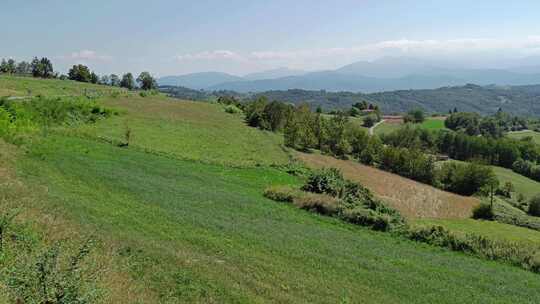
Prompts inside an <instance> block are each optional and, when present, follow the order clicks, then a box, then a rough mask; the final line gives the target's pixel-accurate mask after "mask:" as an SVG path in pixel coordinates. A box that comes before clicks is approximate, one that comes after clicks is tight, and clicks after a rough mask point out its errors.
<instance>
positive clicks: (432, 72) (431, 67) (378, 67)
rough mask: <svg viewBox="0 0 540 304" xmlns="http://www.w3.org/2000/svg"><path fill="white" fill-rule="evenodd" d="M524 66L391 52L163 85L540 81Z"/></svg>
mask: <svg viewBox="0 0 540 304" xmlns="http://www.w3.org/2000/svg"><path fill="white" fill-rule="evenodd" d="M519 64H520V65H519V66H518V65H516V66H508V64H505V67H502V68H466V67H463V66H459V65H451V64H447V63H440V62H435V61H427V60H421V59H415V58H404V57H399V58H398V57H385V58H381V59H379V60H376V61H371V62H368V61H360V62H356V63H352V64H349V65H346V66H343V67H341V68H338V69H336V70H327V71H315V72H306V71H300V70H290V69H287V68H280V69H275V70H270V71H265V72H261V73H254V74H249V75H246V76H244V77H240V76H235V75H230V74H226V73H219V72H206V73H195V74H187V75H181V76H167V77H163V78H160V79H158V83H159V84H160V85H169V86H183V87H187V88H191V89H204V90H209V91H219V90H232V91H237V92H242V93H246V92H263V91H270V90H289V89H303V90H327V91H332V92H337V91H350V92H364V93H372V92H382V91H393V90H409V89H434V88H440V87H445V86H459V85H465V84H467V83H474V84H478V85H490V84H494V85H527V84H538V83H540V64H538V60H536V59H535V60H532V59H531V61H530V62H529V64H527V62H523V60H522V61H520V62H519Z"/></svg>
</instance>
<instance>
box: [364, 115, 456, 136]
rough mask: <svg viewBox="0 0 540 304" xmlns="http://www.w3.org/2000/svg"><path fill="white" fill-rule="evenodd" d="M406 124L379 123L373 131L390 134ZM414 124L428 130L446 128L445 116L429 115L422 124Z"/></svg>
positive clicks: (378, 133)
mask: <svg viewBox="0 0 540 304" xmlns="http://www.w3.org/2000/svg"><path fill="white" fill-rule="evenodd" d="M404 125H405V124H402V123H389V122H383V123H381V124H380V125H378V126H377V127H376V128H375V129H374V130H373V132H374V133H375V134H376V135H383V134H389V133H392V132H394V131H396V130H398V129H400V128H401V127H403V126H404ZM413 126H415V127H418V128H422V129H428V130H441V129H445V128H446V127H445V126H444V118H443V117H428V118H426V120H425V121H424V122H423V123H421V124H414V125H413Z"/></svg>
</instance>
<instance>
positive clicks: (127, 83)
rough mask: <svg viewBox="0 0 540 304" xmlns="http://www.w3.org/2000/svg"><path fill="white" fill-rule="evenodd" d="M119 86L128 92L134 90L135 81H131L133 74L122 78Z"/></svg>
mask: <svg viewBox="0 0 540 304" xmlns="http://www.w3.org/2000/svg"><path fill="white" fill-rule="evenodd" d="M120 86H121V87H122V88H126V89H128V90H133V89H134V88H135V81H134V80H133V74H131V73H126V74H124V76H122V81H120Z"/></svg>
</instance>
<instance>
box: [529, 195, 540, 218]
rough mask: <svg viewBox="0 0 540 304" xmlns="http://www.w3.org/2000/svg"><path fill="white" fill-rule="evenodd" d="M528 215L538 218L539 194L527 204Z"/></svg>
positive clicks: (539, 213) (539, 210) (539, 208)
mask: <svg viewBox="0 0 540 304" xmlns="http://www.w3.org/2000/svg"><path fill="white" fill-rule="evenodd" d="M529 214H530V215H532V216H540V194H537V195H536V196H534V197H533V198H532V199H531V201H530V202H529Z"/></svg>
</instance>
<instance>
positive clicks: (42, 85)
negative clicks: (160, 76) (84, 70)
mask: <svg viewBox="0 0 540 304" xmlns="http://www.w3.org/2000/svg"><path fill="white" fill-rule="evenodd" d="M112 92H121V93H126V91H125V90H123V89H120V88H113V87H109V86H102V85H96V84H90V83H82V82H76V81H69V80H59V79H40V78H32V77H19V76H6V75H2V76H0V97H6V96H16V97H26V96H37V95H43V96H48V97H54V96H74V95H75V96H80V95H84V94H92V95H95V94H111V93H112Z"/></svg>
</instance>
